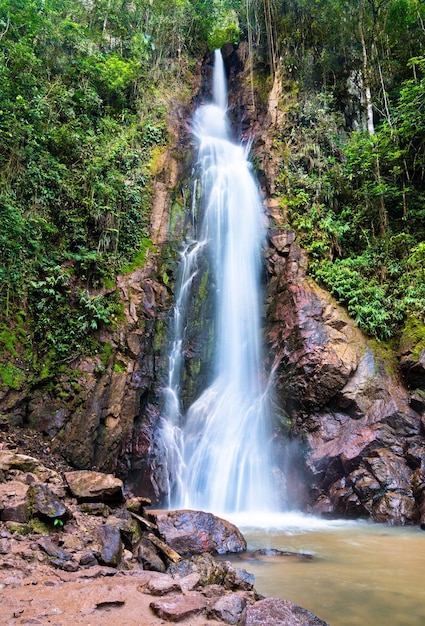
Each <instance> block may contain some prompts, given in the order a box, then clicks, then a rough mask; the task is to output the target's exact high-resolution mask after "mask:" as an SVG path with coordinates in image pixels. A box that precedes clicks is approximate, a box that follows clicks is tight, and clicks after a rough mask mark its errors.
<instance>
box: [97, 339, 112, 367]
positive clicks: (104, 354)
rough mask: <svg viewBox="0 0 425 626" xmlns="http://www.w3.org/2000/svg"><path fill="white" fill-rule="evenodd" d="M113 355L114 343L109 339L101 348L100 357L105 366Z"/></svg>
mask: <svg viewBox="0 0 425 626" xmlns="http://www.w3.org/2000/svg"><path fill="white" fill-rule="evenodd" d="M111 355H112V344H111V343H110V342H109V341H107V342H106V343H104V344H103V345H102V348H101V349H100V352H99V357H100V360H101V361H102V365H103V366H104V367H106V366H107V365H108V361H109V359H110V358H111Z"/></svg>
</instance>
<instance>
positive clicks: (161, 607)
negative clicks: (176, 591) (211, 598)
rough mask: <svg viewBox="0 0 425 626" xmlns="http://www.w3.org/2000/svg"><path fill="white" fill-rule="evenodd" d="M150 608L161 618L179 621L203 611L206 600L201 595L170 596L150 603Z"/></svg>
mask: <svg viewBox="0 0 425 626" xmlns="http://www.w3.org/2000/svg"><path fill="white" fill-rule="evenodd" d="M149 606H150V608H151V609H152V611H153V612H154V613H155V615H158V617H160V618H161V619H166V620H169V621H171V622H181V621H182V620H184V619H187V618H188V617H193V616H195V615H199V614H200V613H202V612H203V611H205V609H206V607H207V601H206V599H205V598H202V597H201V596H172V597H170V598H167V599H166V600H157V601H155V602H151V603H150V605H149Z"/></svg>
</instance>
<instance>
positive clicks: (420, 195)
mask: <svg viewBox="0 0 425 626" xmlns="http://www.w3.org/2000/svg"><path fill="white" fill-rule="evenodd" d="M239 38H241V39H242V40H247V41H248V44H249V45H248V50H249V54H250V55H251V56H252V58H253V59H254V60H255V64H254V66H255V67H256V68H257V71H258V69H260V70H261V72H260V73H259V74H258V76H257V77H256V78H255V80H256V84H258V83H259V81H264V80H266V79H267V78H268V76H272V77H273V76H279V78H280V80H281V81H282V84H284V85H285V88H286V89H287V91H288V92H290V93H291V94H292V97H291V98H288V100H287V104H286V105H285V106H287V111H286V113H287V120H288V122H287V125H286V128H284V129H281V135H280V136H279V137H277V138H276V145H277V146H280V147H281V154H280V156H281V159H282V164H281V172H280V176H279V179H278V181H277V195H278V197H279V198H280V199H281V203H282V208H283V209H285V211H286V215H287V219H288V222H287V223H288V224H289V225H291V226H293V227H295V228H296V229H297V231H298V233H299V238H300V242H301V244H302V245H303V246H305V247H306V249H307V250H308V252H309V255H310V258H311V264H310V271H311V273H312V275H313V277H314V278H315V279H317V280H318V281H320V282H321V283H322V284H323V285H325V286H326V287H327V288H328V289H330V290H331V291H332V293H333V294H335V296H336V297H337V298H338V299H339V300H340V301H341V302H342V303H344V304H345V305H346V306H347V308H348V310H349V312H350V313H351V315H352V316H353V317H354V318H355V319H356V320H357V322H358V323H359V325H360V326H361V327H362V328H364V329H365V330H366V331H367V332H368V333H370V334H371V335H374V336H376V337H378V338H389V337H392V336H394V335H396V334H397V333H398V332H399V330H400V328H401V327H402V325H403V323H404V321H405V320H406V318H407V316H408V315H410V314H412V315H414V316H416V317H417V318H418V319H421V320H424V316H425V276H424V269H423V268H424V264H425V206H424V202H425V188H424V185H425V183H424V176H425V5H424V3H423V2H421V1H420V0H359V2H356V3H352V2H349V1H348V0H287V1H278V0H262V1H260V2H255V1H254V0H233V1H232V0H132V1H130V0H92V1H91V2H82V1H80V0H0V136H1V141H0V351H2V352H3V353H5V354H6V355H9V357H10V358H11V359H12V360H14V359H15V360H14V361H13V363H12V362H10V363H7V365H0V376H1V377H2V380H3V383H4V384H5V385H7V386H10V387H14V386H15V387H16V386H18V385H19V384H20V383H21V382H22V380H23V378H25V377H27V373H26V372H27V371H28V367H29V368H30V369H31V370H32V371H33V373H34V374H35V375H36V376H37V377H43V376H44V375H45V371H46V363H48V364H50V365H49V367H51V366H52V364H60V363H66V362H68V361H70V360H72V358H74V357H75V356H77V355H78V354H80V353H81V352H85V351H86V352H87V351H93V350H97V349H99V346H98V344H97V340H96V331H97V330H98V329H99V328H100V327H101V326H102V325H113V324H114V323H115V320H116V319H117V318H119V315H120V306H119V303H118V302H117V296H116V294H115V277H116V275H117V273H119V272H121V271H128V270H129V269H131V268H134V267H135V266H136V265H137V264H140V263H142V262H143V259H144V256H145V251H146V249H147V248H149V247H151V243H150V241H149V230H148V223H149V217H150V210H151V193H152V181H153V178H154V176H155V169H156V161H157V159H158V155H159V154H160V153H161V150H163V149H164V147H165V146H167V144H168V142H169V137H168V130H167V126H166V114H167V106H168V104H169V102H170V101H171V98H172V97H175V95H176V94H181V97H184V96H183V94H184V93H186V97H189V96H190V92H189V89H188V87H189V88H190V84H191V72H192V70H193V68H194V67H195V64H196V62H197V61H198V60H199V59H200V58H201V57H202V56H203V54H204V53H205V52H206V50H207V49H208V48H210V49H213V48H215V47H220V46H221V45H222V44H224V43H226V42H235V43H236V42H237V41H238V40H239ZM269 83H270V81H269V82H268V83H267V84H269ZM264 91H265V90H264ZM288 103H289V104H288ZM18 357H19V358H20V359H21V360H22V363H24V365H23V366H22V368H23V369H20V368H19V367H17V365H16V363H18Z"/></svg>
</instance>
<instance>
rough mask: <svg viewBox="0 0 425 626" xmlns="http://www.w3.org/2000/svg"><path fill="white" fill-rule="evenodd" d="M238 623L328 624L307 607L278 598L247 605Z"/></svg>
mask: <svg viewBox="0 0 425 626" xmlns="http://www.w3.org/2000/svg"><path fill="white" fill-rule="evenodd" d="M239 623H240V626H265V625H266V624H267V626H328V625H327V624H326V622H324V621H323V620H321V619H319V618H318V617H317V616H316V615H314V614H313V613H310V611H307V609H303V608H302V607H300V606H298V605H297V604H293V603H292V602H289V600H280V599H278V598H266V599H265V600H260V601H259V602H256V603H255V604H252V605H248V606H247V607H246V609H245V611H244V614H243V616H242V619H241V621H240V622H239Z"/></svg>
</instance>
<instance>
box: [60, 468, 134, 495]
mask: <svg viewBox="0 0 425 626" xmlns="http://www.w3.org/2000/svg"><path fill="white" fill-rule="evenodd" d="M65 479H66V482H67V483H68V487H69V489H70V491H71V493H72V495H73V496H75V497H76V498H77V500H79V501H80V502H84V501H85V502H122V501H123V499H124V493H123V482H122V480H120V479H119V478H115V476H113V475H112V474H102V473H101V472H91V471H89V470H80V471H75V472H65Z"/></svg>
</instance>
